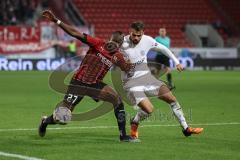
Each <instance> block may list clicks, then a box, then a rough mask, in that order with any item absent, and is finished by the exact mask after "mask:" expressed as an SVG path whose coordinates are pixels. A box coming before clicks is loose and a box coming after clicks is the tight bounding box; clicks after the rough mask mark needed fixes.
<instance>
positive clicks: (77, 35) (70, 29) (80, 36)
mask: <svg viewBox="0 0 240 160" xmlns="http://www.w3.org/2000/svg"><path fill="white" fill-rule="evenodd" d="M42 16H43V17H45V18H47V19H48V20H50V21H52V22H54V23H56V24H57V25H58V26H59V27H61V28H62V29H63V30H64V31H65V32H66V33H68V34H69V35H71V36H72V37H75V38H77V39H79V40H81V41H82V42H85V35H84V34H83V33H81V32H79V31H78V30H77V29H75V28H74V27H72V26H70V25H68V24H65V23H63V22H62V21H60V20H59V19H58V18H57V17H56V16H55V15H54V14H53V13H52V12H51V11H50V10H46V11H44V12H43V13H42Z"/></svg>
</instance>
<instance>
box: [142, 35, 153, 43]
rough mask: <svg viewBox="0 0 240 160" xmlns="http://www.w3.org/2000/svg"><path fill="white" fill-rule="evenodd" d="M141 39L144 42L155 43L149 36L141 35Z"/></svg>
mask: <svg viewBox="0 0 240 160" xmlns="http://www.w3.org/2000/svg"><path fill="white" fill-rule="evenodd" d="M142 39H143V40H144V41H151V42H152V41H155V39H154V38H152V37H151V36H148V35H145V34H144V35H143V36H142Z"/></svg>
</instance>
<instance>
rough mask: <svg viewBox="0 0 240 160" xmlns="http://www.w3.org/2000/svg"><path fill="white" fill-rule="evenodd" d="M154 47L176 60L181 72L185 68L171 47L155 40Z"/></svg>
mask: <svg viewBox="0 0 240 160" xmlns="http://www.w3.org/2000/svg"><path fill="white" fill-rule="evenodd" d="M153 49H154V50H155V51H158V52H159V51H160V52H161V53H163V54H164V55H166V56H167V57H169V58H170V59H172V60H173V61H174V63H175V64H176V68H177V70H178V71H179V72H181V71H183V70H184V68H183V66H182V65H181V64H180V62H179V60H178V59H177V58H176V56H175V55H174V54H173V53H172V52H171V51H170V49H168V48H167V47H165V46H164V45H162V44H160V43H157V42H155V45H154V47H153Z"/></svg>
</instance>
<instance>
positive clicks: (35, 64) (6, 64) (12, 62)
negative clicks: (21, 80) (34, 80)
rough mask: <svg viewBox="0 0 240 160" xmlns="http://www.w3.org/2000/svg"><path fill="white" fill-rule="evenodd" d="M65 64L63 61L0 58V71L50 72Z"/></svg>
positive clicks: (62, 59)
mask: <svg viewBox="0 0 240 160" xmlns="http://www.w3.org/2000/svg"><path fill="white" fill-rule="evenodd" d="M63 63H65V59H64V58H61V59H6V58H0V71H31V70H37V71H51V70H55V69H57V68H58V67H59V66H60V65H62V64H63Z"/></svg>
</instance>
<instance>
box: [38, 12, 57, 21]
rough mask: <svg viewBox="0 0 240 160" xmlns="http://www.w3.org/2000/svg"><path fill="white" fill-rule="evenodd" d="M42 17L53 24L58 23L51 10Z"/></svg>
mask: <svg viewBox="0 0 240 160" xmlns="http://www.w3.org/2000/svg"><path fill="white" fill-rule="evenodd" d="M42 16H43V17H45V18H47V19H48V20H50V21H52V22H55V23H56V22H57V18H56V16H55V15H54V14H53V13H52V12H51V11H50V10H46V11H43V13H42Z"/></svg>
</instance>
